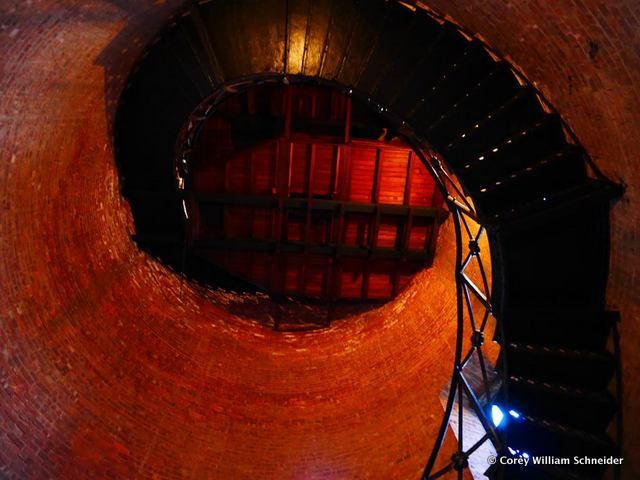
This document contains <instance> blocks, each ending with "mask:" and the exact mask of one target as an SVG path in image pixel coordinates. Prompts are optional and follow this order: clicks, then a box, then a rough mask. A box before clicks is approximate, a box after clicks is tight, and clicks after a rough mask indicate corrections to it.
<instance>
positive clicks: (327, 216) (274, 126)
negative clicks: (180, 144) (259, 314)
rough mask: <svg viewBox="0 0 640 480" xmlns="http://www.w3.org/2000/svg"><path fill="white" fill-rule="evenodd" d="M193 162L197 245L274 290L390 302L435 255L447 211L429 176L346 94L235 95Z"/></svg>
mask: <svg viewBox="0 0 640 480" xmlns="http://www.w3.org/2000/svg"><path fill="white" fill-rule="evenodd" d="M191 158H192V160H191V161H192V165H190V168H191V177H190V182H189V185H187V191H188V198H189V208H188V209H189V225H188V227H189V228H188V246H189V248H192V249H194V250H196V251H197V252H198V254H199V255H200V256H201V257H202V258H204V259H206V260H208V261H211V262H213V263H215V264H216V265H218V266H222V267H224V268H225V269H226V270H227V271H228V272H230V273H231V274H233V275H235V276H239V277H241V278H243V279H245V280H248V281H249V282H251V283H253V284H255V285H257V286H258V287H260V288H262V289H264V290H265V291H266V292H268V293H270V294H281V295H288V296H299V297H306V298H313V299H318V300H322V301H344V300H357V301H362V300H388V299H391V298H393V297H394V296H396V295H397V294H398V293H399V292H400V291H401V290H402V289H403V288H404V287H405V286H406V285H407V283H408V282H409V281H410V280H411V277H412V276H413V275H414V274H415V273H417V272H418V271H420V270H421V269H423V268H425V267H428V266H429V265H430V264H431V262H432V260H433V256H434V254H435V246H436V239H437V232H438V226H439V224H440V222H441V221H442V219H443V218H444V211H443V210H442V198H441V197H440V195H439V191H438V190H437V189H436V188H435V183H434V180H433V178H432V177H431V175H430V174H429V172H428V171H427V169H426V168H425V166H424V165H423V164H422V162H421V161H420V159H419V158H418V156H417V155H416V154H415V152H413V151H412V150H411V149H410V148H409V147H408V146H407V145H406V144H405V143H403V142H402V140H400V139H399V138H397V137H394V136H393V135H392V134H390V133H389V130H388V129H386V128H385V127H384V125H383V124H381V123H380V121H379V120H378V119H377V117H376V116H375V115H373V114H372V113H371V112H369V111H368V110H367V109H366V108H365V107H363V106H362V105H359V104H357V103H356V102H355V101H353V100H352V99H351V97H349V96H347V95H344V94H342V93H340V92H337V91H333V90H328V89H320V88H315V87H306V86H295V87H294V86H282V87H273V86H268V87H267V86H265V87H257V88H253V89H251V90H248V91H246V92H245V93H243V94H239V95H236V96H234V97H232V98H230V99H229V100H227V101H226V102H225V103H223V104H222V105H221V107H220V108H219V109H218V111H217V112H216V114H215V115H214V116H212V117H211V118H210V119H209V120H207V122H206V123H205V124H204V126H203V128H202V131H201V133H200V136H199V138H198V142H197V144H196V145H195V147H194V149H193V151H192V156H191Z"/></svg>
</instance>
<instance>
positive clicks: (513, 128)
mask: <svg viewBox="0 0 640 480" xmlns="http://www.w3.org/2000/svg"><path fill="white" fill-rule="evenodd" d="M544 116H545V112H544V110H543V108H542V105H541V104H540V102H539V100H538V97H537V95H536V94H535V92H534V91H533V90H532V89H531V88H529V87H522V88H521V89H520V90H519V91H518V92H517V94H516V95H514V96H513V97H512V98H511V99H509V100H508V101H507V102H505V103H503V104H502V105H501V106H500V107H499V108H498V109H496V110H494V111H493V112H491V113H490V114H489V115H487V116H486V117H485V118H484V119H483V120H482V121H480V122H478V123H476V124H474V125H471V126H470V127H469V128H467V129H466V130H464V131H461V132H456V134H455V135H454V136H451V137H449V143H447V145H446V147H445V150H444V151H443V156H444V158H445V159H446V161H447V162H448V163H449V164H450V165H451V166H452V167H453V168H459V166H460V165H465V164H467V163H469V161H471V160H473V159H474V158H477V156H478V154H479V153H480V152H484V151H486V150H487V149H490V148H495V147H494V145H498V144H500V143H501V142H502V141H505V140H507V139H509V138H511V137H513V136H514V135H515V134H516V133H517V132H521V131H522V130H525V129H527V128H528V127H529V126H530V125H533V124H535V123H536V122H538V121H539V120H541V119H542V118H544Z"/></svg>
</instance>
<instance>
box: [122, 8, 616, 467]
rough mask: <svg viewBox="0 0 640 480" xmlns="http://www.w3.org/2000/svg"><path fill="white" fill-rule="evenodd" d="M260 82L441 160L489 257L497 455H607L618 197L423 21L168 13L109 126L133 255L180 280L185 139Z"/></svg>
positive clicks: (481, 64)
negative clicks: (498, 414)
mask: <svg viewBox="0 0 640 480" xmlns="http://www.w3.org/2000/svg"><path fill="white" fill-rule="evenodd" d="M267 81H272V82H273V81H277V82H282V81H285V82H311V83H316V84H326V85H330V86H332V87H334V88H340V89H342V90H343V91H345V92H349V93H350V94H353V95H357V96H359V97H360V98H362V99H363V100H365V101H366V102H368V103H369V104H370V106H371V108H372V109H374V110H376V111H377V112H378V113H379V114H380V115H381V116H382V117H384V118H387V119H388V121H389V122H390V124H393V125H395V126H396V128H397V130H398V132H400V133H401V134H402V135H403V136H405V137H407V138H408V139H410V140H411V141H412V142H413V143H414V144H415V145H418V146H419V147H420V148H423V149H424V150H425V151H427V150H429V151H434V152H437V155H438V158H441V159H442V160H443V162H444V164H445V165H446V167H447V168H448V170H449V171H450V172H451V173H452V174H454V175H455V177H457V179H458V181H459V184H460V185H461V186H462V189H463V192H461V193H463V196H464V197H467V196H468V197H470V198H471V199H472V200H473V206H474V209H475V211H474V214H475V215H476V218H477V221H478V222H479V223H480V224H482V225H484V227H485V228H486V230H487V232H488V237H489V242H490V246H491V263H492V292H491V298H490V310H491V313H492V315H493V316H494V317H495V318H496V319H497V322H498V328H497V329H496V332H497V334H496V337H495V340H496V341H497V342H499V343H500V345H501V353H500V358H499V360H498V362H496V369H497V372H498V374H499V376H500V377H501V379H502V382H501V384H500V388H499V390H498V391H497V393H496V394H495V395H494V396H493V397H492V398H491V399H490V402H489V401H488V400H487V399H485V401H484V404H483V405H482V407H483V412H484V414H485V415H486V416H487V418H488V417H489V413H488V409H489V408H490V405H494V406H495V405H499V406H500V408H501V410H502V411H505V412H506V411H513V412H517V414H516V415H507V417H508V421H505V422H502V424H500V425H493V426H491V425H490V427H491V428H490V429H491V430H494V429H495V432H494V433H495V437H493V436H490V437H491V438H490V440H492V442H493V443H494V444H495V443H498V445H495V447H496V449H497V450H498V452H500V453H504V454H505V455H512V456H513V455H514V454H513V452H527V454H528V455H534V454H535V455H551V456H556V457H573V456H589V457H598V456H607V455H618V454H619V445H620V436H621V411H620V394H621V384H620V370H619V358H618V356H617V327H616V325H617V322H618V320H619V318H618V315H617V313H616V312H611V311H607V309H606V307H605V290H606V283H607V276H608V257H609V210H610V208H611V202H612V201H613V200H614V199H616V198H617V197H618V196H620V195H621V193H622V192H621V188H620V187H619V186H618V185H616V184H614V183H612V182H611V181H609V180H608V179H607V178H605V177H604V176H603V175H602V174H601V173H600V172H599V171H598V169H597V167H596V166H595V165H594V164H593V163H592V162H591V160H590V158H589V156H588V154H587V153H586V152H585V150H584V149H583V147H582V146H581V145H580V143H579V141H578V140H577V139H576V137H575V136H574V135H573V133H572V132H571V130H570V129H569V128H568V127H567V125H566V124H565V123H564V122H563V120H562V119H561V118H560V116H559V114H558V113H557V112H556V111H555V110H554V109H553V107H552V106H551V105H550V104H549V103H548V102H547V101H546V100H545V99H544V97H543V96H542V95H541V94H540V92H538V91H537V90H536V88H535V87H534V86H533V85H532V84H531V83H529V82H528V81H527V80H526V78H525V77H524V76H523V75H522V73H520V72H519V71H518V70H517V69H516V68H515V67H513V66H512V65H510V64H509V63H508V62H507V61H505V60H504V59H503V58H502V57H501V56H500V55H499V54H498V53H496V52H494V51H493V50H491V48H489V47H488V46H487V45H486V44H485V43H484V42H483V41H482V40H480V39H479V38H477V37H475V36H474V35H472V34H471V33H469V32H466V31H465V30H464V29H462V28H461V27H459V26H457V25H456V24H454V23H453V22H451V21H449V20H448V19H445V18H443V17H441V16H439V15H438V14H437V13H435V12H432V11H430V10H428V9H426V8H423V7H422V6H421V5H417V6H416V5H413V4H411V3H406V2H396V1H377V0H369V1H355V0H354V1H351V0H349V1H342V0H341V1H337V0H334V1H331V0H323V1H312V0H288V1H286V0H265V1H261V2H257V1H249V0H239V1H230V0H216V1H203V2H195V1H192V2H188V3H187V4H186V6H185V7H184V9H182V10H180V11H179V12H176V14H175V15H174V16H173V17H172V18H171V19H170V21H169V22H168V24H167V25H166V27H165V28H164V29H163V30H162V31H161V32H160V33H159V34H158V35H157V36H156V38H155V39H154V40H153V41H152V42H151V44H150V45H149V47H148V49H147V50H146V51H145V53H144V55H143V56H142V57H141V58H140V59H139V61H138V63H137V64H136V67H135V69H134V71H133V72H132V74H131V77H130V79H129V82H128V85H127V87H126V88H125V91H124V93H123V95H122V98H121V104H120V107H119V110H118V118H117V120H116V129H115V136H116V138H115V144H116V147H117V156H118V162H119V167H120V170H121V174H122V177H123V191H124V194H125V195H126V196H127V197H128V198H129V199H130V202H131V207H132V210H133V215H134V218H135V220H136V227H137V232H138V237H139V241H140V243H141V246H142V247H143V248H145V249H147V250H148V251H150V252H151V253H153V254H154V255H156V256H159V257H161V258H163V260H165V261H167V262H168V263H170V264H172V263H173V264H174V266H176V268H180V263H181V262H182V261H183V256H182V253H183V252H182V251H181V249H180V248H176V247H175V245H174V242H173V243H172V241H169V242H168V241H167V237H171V236H174V237H175V236H176V232H181V231H182V228H183V227H182V224H183V211H182V205H181V202H180V195H179V193H178V192H177V189H176V186H175V185H176V165H175V163H174V162H175V155H176V142H177V141H178V139H180V138H184V135H185V131H184V126H185V122H187V121H188V120H189V121H190V122H197V118H198V115H206V114H207V110H206V109H204V110H203V107H202V105H203V101H205V100H206V102H205V104H206V105H208V108H211V106H212V105H213V106H215V102H216V100H217V99H221V98H223V97H224V96H225V95H229V94H233V92H234V91H236V90H237V89H238V88H243V87H244V86H246V85H250V84H255V83H261V82H267ZM187 148H188V145H187ZM183 173H185V172H183ZM449 201H450V203H449V206H450V208H456V205H459V204H460V202H459V201H458V202H457V203H456V201H455V199H453V198H452V196H449ZM180 235H181V234H180V233H178V234H177V236H178V237H180ZM172 240H175V238H173V239H172ZM488 300H489V299H487V301H488ZM460 333H461V334H462V331H460ZM474 333H475V332H474ZM464 335H465V336H470V334H469V333H468V332H465V333H464ZM456 367H459V365H457V366H456ZM614 378H615V380H616V381H615V382H612V380H613V379H614ZM612 384H615V385H616V387H617V388H616V389H614V388H612V387H611V385H612ZM614 390H615V392H613V391H614ZM612 392H613V393H612ZM449 415H450V412H449ZM614 418H615V419H616V420H617V421H616V424H617V427H616V428H615V430H614V431H615V433H614V434H613V436H612V434H611V431H612V430H611V429H610V424H611V423H612V420H614ZM447 423H448V418H445V422H444V424H447ZM436 440H437V441H436V446H435V450H434V455H432V457H433V459H435V457H436V456H437V455H436V454H437V453H438V452H439V448H440V444H441V442H442V438H438V439H436ZM459 450H460V451H459V454H461V456H460V455H459V456H458V460H462V461H459V462H455V461H453V460H452V462H451V463H450V464H449V465H448V466H447V467H446V468H444V469H443V470H441V471H440V473H438V472H436V471H435V470H433V466H434V465H433V464H434V463H435V462H430V466H429V468H427V470H426V471H425V476H424V478H436V477H437V476H438V475H441V476H443V477H444V476H445V475H447V474H453V475H457V476H458V477H457V478H463V477H462V475H463V471H464V469H465V467H466V463H465V460H466V459H467V457H468V455H467V454H465V452H464V451H463V449H462V447H461V446H460V447H459ZM510 452H511V453H510ZM520 454H521V453H520ZM606 469H607V466H606V465H595V466H594V465H589V466H584V467H577V466H575V465H574V466H571V467H570V468H568V467H556V466H544V467H540V468H534V467H531V466H528V467H523V466H516V465H514V466H504V465H496V466H494V467H492V468H491V469H489V470H488V472H487V476H489V478H507V479H520V478H522V479H546V478H553V479H561V478H562V479H564V478H567V479H573V478H575V479H578V478H584V479H596V478H602V477H603V475H604V474H605V470H606Z"/></svg>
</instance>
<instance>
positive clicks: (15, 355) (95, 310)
mask: <svg viewBox="0 0 640 480" xmlns="http://www.w3.org/2000/svg"><path fill="white" fill-rule="evenodd" d="M174 3H176V2H174ZM127 5H128V2H116V1H94V2H90V4H87V2H79V1H78V2H74V1H67V2H44V1H43V2H32V3H31V4H30V5H27V4H23V3H18V2H16V3H15V5H13V4H7V3H5V4H3V6H2V7H0V8H1V10H0V18H1V19H2V22H1V23H2V24H3V25H2V28H3V30H2V31H1V33H0V45H2V47H0V48H1V52H2V53H1V56H2V59H3V61H4V62H5V69H4V73H3V75H2V78H1V80H0V81H1V83H0V85H1V88H0V90H1V91H2V92H3V93H2V95H1V96H0V152H2V153H1V154H0V155H1V159H2V160H1V162H0V165H1V168H0V171H1V172H2V173H1V180H0V198H2V215H1V217H0V222H1V223H0V245H1V246H2V260H1V261H0V285H1V287H0V288H1V289H2V295H0V312H1V314H2V321H1V323H0V345H1V347H0V352H1V355H0V386H1V388H0V477H2V478H21V479H22V478H38V479H39V478H65V479H73V478H79V479H80V478H82V479H84V478H153V479H156V478H197V479H200V478H225V479H226V478H282V479H287V478H291V479H299V478H305V479H306V478H327V479H329V478H367V477H371V478H399V479H405V478H417V477H418V476H419V475H420V473H421V471H422V468H423V467H424V464H425V462H426V458H427V455H428V453H429V451H430V449H431V447H432V443H433V438H434V437H435V433H436V430H437V428H438V426H439V421H440V418H441V415H442V407H441V405H440V402H439V400H438V394H439V392H440V390H441V389H442V388H443V386H444V385H445V384H446V383H447V381H448V379H449V375H450V367H451V366H450V362H451V357H452V352H451V345H452V343H453V333H454V332H453V328H452V327H453V323H452V320H453V319H454V318H455V317H454V315H455V302H454V297H453V293H454V288H453V282H452V275H451V272H452V271H453V263H452V262H453V258H452V254H453V248H454V244H453V236H452V231H451V228H450V224H449V223H447V224H446V226H445V227H444V228H443V233H442V235H441V238H440V242H441V244H440V246H439V247H438V248H439V250H438V251H439V252H442V253H441V255H439V257H438V259H437V261H436V264H435V266H434V268H433V269H432V270H430V271H429V272H426V273H424V274H422V275H421V276H420V277H419V278H417V279H416V281H415V282H414V284H413V287H412V288H411V289H409V290H408V291H406V292H405V294H404V295H401V296H400V297H399V298H398V299H397V300H396V301H395V302H394V303H392V304H388V305H387V306H385V307H383V308H382V309H381V310H378V311H374V312H372V313H369V314H366V315H363V316H361V317H356V318H351V319H347V320H344V321H339V322H336V323H335V324H334V326H333V327H332V328H331V329H329V330H325V331H322V332H317V333H303V334H300V333H297V334H291V333H289V334H287V333H276V332H273V331H272V330H270V329H268V328H266V327H263V326H261V325H260V324H259V323H256V322H252V321H249V320H247V319H242V318H238V317H236V316H235V315H234V314H233V313H232V311H233V309H232V308H231V307H232V303H234V302H236V301H237V299H234V298H233V296H232V295H224V294H220V293H217V294H215V293H208V294H205V293H203V292H202V291H200V290H199V289H198V288H196V287H194V286H191V285H188V284H186V285H183V286H181V283H180V280H179V278H178V277H177V276H176V275H175V274H173V273H172V272H170V271H168V270H167V269H165V268H164V267H162V266H161V265H159V264H158V263H157V262H156V261H154V260H153V259H150V258H147V257H145V256H144V255H143V254H142V253H140V252H138V250H137V249H136V247H135V245H134V244H133V243H132V241H131V240H130V235H131V234H132V233H133V231H132V229H133V227H132V221H131V219H130V217H129V215H128V211H127V205H126V203H125V202H124V201H123V200H122V199H121V198H120V195H119V186H118V180H117V172H116V168H115V165H114V160H113V155H112V151H111V140H110V133H109V125H110V121H111V118H112V114H113V106H114V104H113V103H112V101H113V99H114V98H116V97H117V93H118V91H119V89H120V88H121V86H122V78H123V76H122V74H123V73H124V72H126V71H128V69H129V67H130V64H131V62H132V60H133V58H134V57H135V55H136V54H137V53H138V52H139V50H140V49H141V48H142V46H143V45H144V44H145V42H146V38H147V37H148V36H149V35H150V34H152V33H153V32H154V31H155V30H156V26H157V25H158V24H159V23H160V22H161V20H162V19H163V18H165V16H166V13H167V12H168V11H170V10H171V8H172V7H173V5H171V4H163V5H154V4H151V3H150V2H148V3H146V4H144V5H141V6H140V7H138V8H137V9H134V10H128V8H130V7H128V6H127ZM105 90H107V91H106V93H105ZM252 301H253V299H248V300H247V302H245V305H244V306H243V309H244V311H247V310H251V308H253V309H254V310H260V308H261V306H260V305H259V303H260V302H261V301H262V300H257V301H256V303H254V306H253V307H251V306H250V305H249V306H247V305H246V303H251V302H252Z"/></svg>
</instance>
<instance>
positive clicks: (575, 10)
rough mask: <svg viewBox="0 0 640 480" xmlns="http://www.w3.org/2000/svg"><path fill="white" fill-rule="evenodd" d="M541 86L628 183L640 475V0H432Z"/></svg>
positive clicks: (622, 290) (621, 258)
mask: <svg viewBox="0 0 640 480" xmlns="http://www.w3.org/2000/svg"><path fill="white" fill-rule="evenodd" d="M426 3H428V4H429V5H430V6H432V7H433V8H435V9H437V10H439V11H440V12H441V13H447V14H449V15H450V16H451V17H453V18H454V19H455V20H456V21H457V22H458V23H460V24H462V25H464V26H465V27H467V28H469V29H470V30H472V31H474V32H477V33H479V34H480V35H482V36H483V37H484V38H485V39H486V40H487V41H488V42H489V43H490V44H491V45H493V46H494V47H495V48H497V49H499V50H500V51H502V52H503V54H505V55H509V57H510V58H511V60H512V61H513V62H514V63H516V64H517V65H519V66H520V67H521V68H522V69H523V70H524V72H525V73H526V74H527V76H528V77H529V79H530V80H532V81H534V82H535V83H536V85H537V86H538V87H539V88H541V89H542V91H543V92H544V93H545V95H546V96H547V97H548V98H549V100H550V101H551V103H553V104H554V105H555V106H556V108H558V109H559V111H560V113H561V114H562V115H563V117H564V118H565V119H566V120H567V121H568V122H569V124H570V125H571V126H572V128H573V129H574V130H575V131H576V133H577V135H578V136H579V137H580V139H581V141H582V143H583V144H584V145H585V146H586V148H587V150H588V151H589V152H590V153H591V155H592V157H593V158H594V160H595V161H596V162H597V164H598V165H599V166H600V167H601V168H602V169H603V170H604V172H605V173H606V174H607V175H609V176H610V177H611V178H613V179H615V180H619V179H621V181H622V182H624V183H625V184H627V186H628V191H627V195H626V197H625V199H624V200H622V201H621V202H620V203H619V204H618V205H617V206H616V207H615V209H614V210H613V224H612V230H613V231H612V242H613V244H612V258H611V276H610V282H609V299H608V301H609V304H610V306H611V308H617V309H620V310H621V311H622V328H621V335H622V350H623V365H624V373H625V415H626V422H625V423H626V460H625V462H626V464H627V467H628V470H627V475H628V478H638V475H640V436H638V435H637V434H636V432H637V431H638V430H639V429H640V382H639V379H640V355H639V354H638V344H640V261H639V257H638V255H639V253H640V207H639V206H638V201H639V199H640V197H639V192H638V188H639V187H640V177H639V176H638V171H639V168H640V161H639V160H640V135H638V129H639V127H640V80H639V76H640V3H639V2H638V1H636V0H616V1H614V2H611V1H607V0H562V1H544V0H538V1H529V0H527V1H520V0H518V1H505V0H484V1H481V2H480V1H469V0H432V1H430V2H426Z"/></svg>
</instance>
